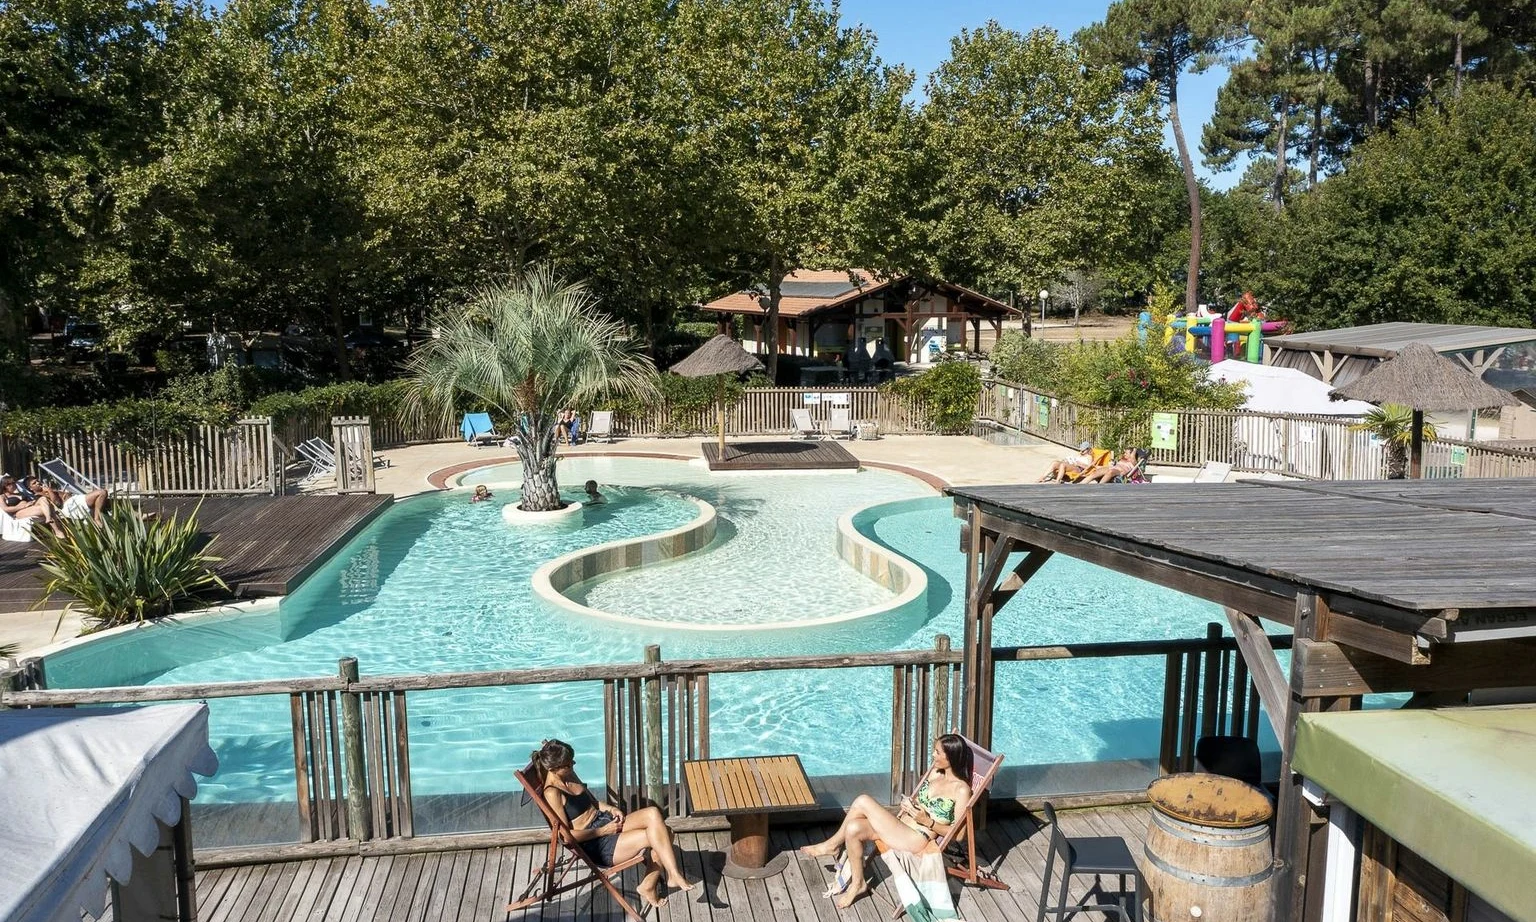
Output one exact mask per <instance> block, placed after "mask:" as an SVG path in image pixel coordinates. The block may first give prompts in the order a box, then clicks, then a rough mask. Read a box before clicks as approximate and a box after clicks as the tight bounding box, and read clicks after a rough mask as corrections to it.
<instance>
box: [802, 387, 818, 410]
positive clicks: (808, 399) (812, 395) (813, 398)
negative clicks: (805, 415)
mask: <svg viewBox="0 0 1536 922" xmlns="http://www.w3.org/2000/svg"><path fill="white" fill-rule="evenodd" d="M800 396H801V397H802V398H804V400H805V405H806V406H808V407H814V406H820V405H821V394H820V393H818V392H815V391H806V392H805V393H804V394H801V395H800Z"/></svg>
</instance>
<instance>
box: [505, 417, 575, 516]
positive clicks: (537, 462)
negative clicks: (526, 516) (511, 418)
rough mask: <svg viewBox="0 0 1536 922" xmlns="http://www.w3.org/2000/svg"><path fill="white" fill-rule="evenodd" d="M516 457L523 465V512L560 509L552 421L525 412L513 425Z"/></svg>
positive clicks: (521, 506)
mask: <svg viewBox="0 0 1536 922" xmlns="http://www.w3.org/2000/svg"><path fill="white" fill-rule="evenodd" d="M516 428H517V432H518V438H517V459H518V461H520V462H522V465H523V501H522V503H521V504H519V506H518V508H519V509H522V510H523V511H524V512H551V511H553V510H555V509H561V508H564V506H565V503H564V501H562V500H561V499H560V482H559V480H558V479H557V478H556V476H555V457H556V456H555V424H554V423H553V422H552V421H550V420H548V419H546V418H545V417H544V415H543V414H542V413H540V414H525V415H524V416H523V418H522V419H521V420H519V421H518V424H517V427H516Z"/></svg>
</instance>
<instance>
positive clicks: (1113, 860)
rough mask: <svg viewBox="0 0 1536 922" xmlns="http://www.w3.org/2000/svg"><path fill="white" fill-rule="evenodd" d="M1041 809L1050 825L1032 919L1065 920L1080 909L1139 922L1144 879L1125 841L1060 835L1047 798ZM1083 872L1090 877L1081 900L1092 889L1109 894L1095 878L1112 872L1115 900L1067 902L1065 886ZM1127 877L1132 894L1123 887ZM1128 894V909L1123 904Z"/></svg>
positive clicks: (1140, 919) (1145, 892) (1054, 813)
mask: <svg viewBox="0 0 1536 922" xmlns="http://www.w3.org/2000/svg"><path fill="white" fill-rule="evenodd" d="M1044 811H1045V821H1046V822H1047V823H1048V824H1050V827H1051V843H1050V846H1049V848H1048V849H1047V850H1046V853H1045V873H1044V874H1042V875H1041V876H1040V912H1039V914H1037V915H1036V916H1035V922H1045V917H1046V915H1047V914H1050V915H1052V916H1056V917H1058V918H1062V919H1066V918H1070V917H1072V916H1075V915H1077V914H1078V913H1080V912H1101V913H1103V914H1104V915H1105V916H1106V917H1108V916H1111V915H1113V916H1114V917H1116V918H1119V919H1120V920H1121V922H1142V916H1141V903H1142V900H1144V899H1145V898H1146V894H1147V882H1146V881H1145V880H1144V879H1142V876H1141V868H1139V867H1137V866H1136V859H1135V858H1132V857H1131V850H1130V848H1129V847H1128V846H1127V845H1126V844H1125V840H1124V839H1122V838H1120V837H1119V836H1067V835H1064V834H1063V833H1062V831H1061V825H1060V824H1059V823H1058V822H1056V810H1055V808H1054V807H1052V806H1051V804H1050V801H1046V803H1045V805H1044ZM1058 859H1059V861H1060V863H1061V877H1060V885H1059V887H1058V888H1057V893H1056V899H1055V902H1054V904H1051V900H1050V894H1051V874H1052V872H1053V870H1054V869H1055V867H1056V864H1057V861H1058ZM1087 874H1092V875H1093V878H1094V880H1093V886H1092V887H1091V888H1089V890H1088V894H1087V895H1085V896H1084V897H1083V899H1084V900H1085V901H1086V900H1087V899H1088V897H1090V896H1092V895H1093V893H1094V891H1095V890H1097V891H1098V893H1099V896H1100V897H1101V898H1107V897H1108V896H1109V895H1108V894H1106V893H1105V892H1104V888H1103V886H1102V884H1101V883H1100V881H1099V877H1100V876H1102V875H1105V874H1113V875H1115V876H1116V877H1118V878H1119V879H1120V890H1119V892H1118V893H1117V894H1116V895H1117V896H1118V897H1119V899H1118V900H1116V901H1115V902H1105V903H1094V904H1090V903H1087V902H1083V903H1071V902H1068V895H1067V894H1068V885H1069V884H1070V883H1071V880H1072V878H1073V877H1075V876H1078V875H1087ZM1127 877H1130V878H1133V879H1134V880H1135V881H1136V892H1135V894H1134V895H1131V894H1130V892H1129V891H1127V890H1126V889H1125V880H1126V878H1127ZM1128 897H1129V899H1130V906H1129V908H1127V906H1126V905H1125V902H1126V899H1127V898H1128Z"/></svg>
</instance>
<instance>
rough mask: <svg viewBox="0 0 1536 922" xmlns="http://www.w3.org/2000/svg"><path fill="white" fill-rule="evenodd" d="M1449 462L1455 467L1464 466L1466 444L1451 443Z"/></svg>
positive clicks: (1465, 464) (1465, 461)
mask: <svg viewBox="0 0 1536 922" xmlns="http://www.w3.org/2000/svg"><path fill="white" fill-rule="evenodd" d="M1451 463H1452V464H1454V465H1455V466H1457V467H1466V466H1467V446H1465V445H1452V446H1451Z"/></svg>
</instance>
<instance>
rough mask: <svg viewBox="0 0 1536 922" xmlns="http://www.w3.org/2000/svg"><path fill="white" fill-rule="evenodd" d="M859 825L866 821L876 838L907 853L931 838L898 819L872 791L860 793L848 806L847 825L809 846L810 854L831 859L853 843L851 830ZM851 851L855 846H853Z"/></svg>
mask: <svg viewBox="0 0 1536 922" xmlns="http://www.w3.org/2000/svg"><path fill="white" fill-rule="evenodd" d="M856 824H863V825H864V826H866V827H867V828H868V829H870V830H872V831H873V832H874V836H873V838H877V839H880V840H881V841H883V842H885V844H886V845H889V846H891V847H892V848H895V849H899V850H901V851H904V852H916V851H919V850H921V849H922V847H923V845H924V844H925V843H927V841H928V837H927V836H924V835H923V834H922V833H920V832H918V831H917V830H915V829H913V828H911V827H910V826H907V825H906V824H905V823H903V822H902V821H901V820H898V819H897V818H896V816H895V814H893V813H891V811H889V810H887V809H886V808H885V807H883V806H881V804H880V802H879V801H877V800H875V799H874V798H873V797H870V796H869V795H868V794H860V795H859V796H858V797H855V798H854V799H853V803H852V804H850V805H849V807H848V815H847V816H845V817H843V824H842V825H841V826H839V827H838V829H837V832H834V833H833V834H832V835H831V837H830V838H828V839H827V840H826V841H824V842H821V843H819V844H816V845H812V846H809V847H808V848H806V849H805V852H806V854H808V855H811V856H813V857H817V858H830V857H831V856H833V855H835V854H837V850H838V849H839V848H845V847H848V846H849V832H850V830H851V828H852V827H853V826H854V825H856ZM848 850H849V852H852V851H853V849H852V848H849V849H848Z"/></svg>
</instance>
